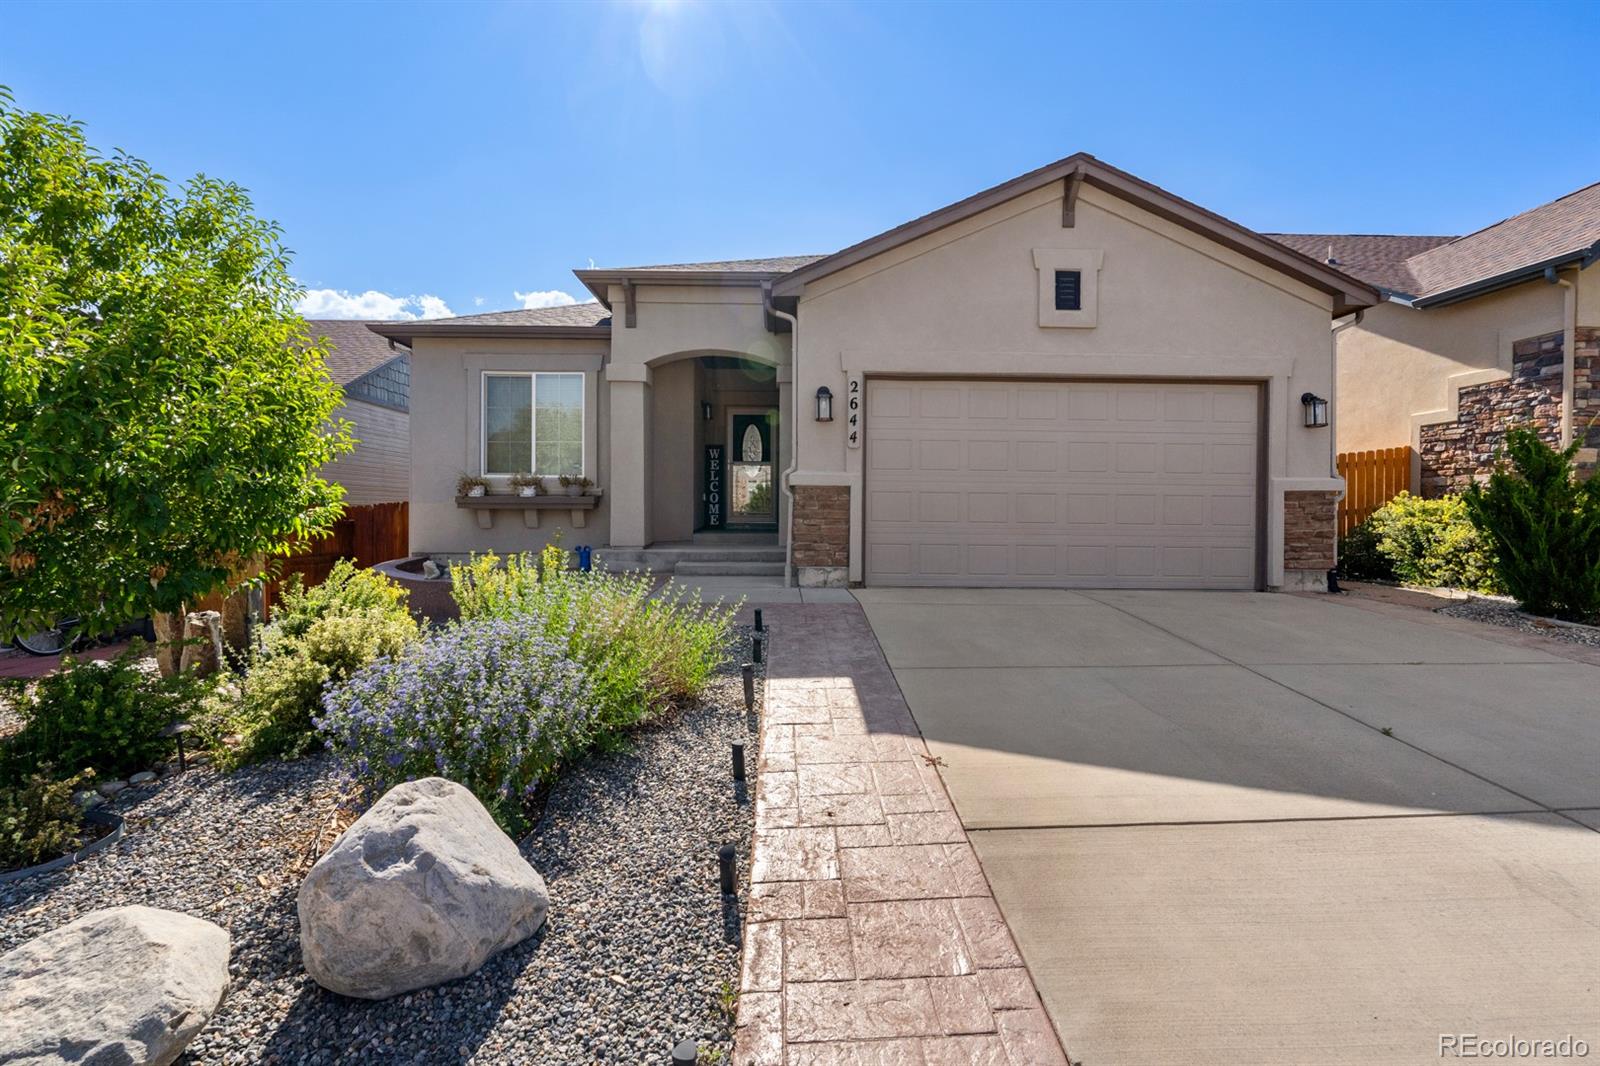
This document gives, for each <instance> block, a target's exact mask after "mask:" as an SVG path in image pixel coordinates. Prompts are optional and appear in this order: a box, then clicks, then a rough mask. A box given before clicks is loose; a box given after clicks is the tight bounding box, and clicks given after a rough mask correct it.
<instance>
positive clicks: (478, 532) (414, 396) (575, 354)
mask: <svg viewBox="0 0 1600 1066" xmlns="http://www.w3.org/2000/svg"><path fill="white" fill-rule="evenodd" d="M605 349H606V344H605V342H604V341H589V340H543V339H539V340H473V339H461V340H457V339H454V338H439V337H418V338H416V340H415V343H414V344H413V346H412V359H411V411H412V418H411V550H412V551H413V552H425V553H428V554H435V555H437V554H464V553H467V552H472V551H487V550H494V551H497V552H501V553H504V552H508V551H527V550H536V549H537V548H538V547H540V546H541V545H542V544H544V543H545V541H546V540H547V539H548V538H549V537H550V536H551V535H552V534H553V533H555V532H557V531H561V533H562V540H563V542H564V543H566V544H567V545H569V546H570V545H577V544H591V545H603V544H605V543H607V540H608V537H609V529H608V522H609V519H610V508H611V501H610V497H609V493H610V486H609V484H608V482H609V480H610V479H609V473H610V462H609V455H608V452H607V449H608V447H609V445H608V443H607V441H606V438H605V435H604V434H603V433H602V432H601V431H600V429H601V426H602V425H604V424H605V421H606V415H607V410H606V408H607V402H608V397H607V391H606V389H605V388H603V387H602V386H603V380H604V379H603V377H602V364H603V361H604V358H605ZM487 370H511V371H541V370H543V371H555V370H564V371H582V372H583V373H584V393H583V395H584V474H585V476H587V477H589V478H591V479H593V480H594V481H595V482H596V483H597V484H598V485H599V486H600V487H601V488H603V489H605V490H606V491H607V495H606V496H605V497H602V499H601V501H600V504H599V506H598V507H596V508H595V509H594V510H593V511H592V512H590V513H589V514H588V516H587V519H586V523H587V524H586V526H585V527H584V528H582V529H577V528H574V527H573V526H572V523H571V519H570V512H567V511H560V510H546V511H543V512H541V514H540V528H538V529H528V528H527V527H526V526H525V525H524V524H523V521H522V517H521V515H520V514H519V513H517V512H502V513H498V514H496V515H495V518H494V527H493V528H492V529H480V528H479V527H478V523H477V520H476V518H475V517H474V514H473V512H471V511H468V510H464V509H462V508H459V507H457V506H456V503H455V494H456V477H457V475H459V474H460V473H461V472H462V471H463V470H465V471H467V472H469V473H479V472H480V471H481V470H482V469H483V467H482V453H481V440H482V429H481V426H482V418H483V408H482V395H483V394H482V380H483V373H484V371H487ZM490 480H491V482H493V483H494V486H495V488H496V489H497V490H498V491H509V486H508V485H507V484H506V482H507V480H508V479H506V478H491V479H490Z"/></svg>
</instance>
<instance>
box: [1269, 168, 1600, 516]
mask: <svg viewBox="0 0 1600 1066" xmlns="http://www.w3.org/2000/svg"><path fill="white" fill-rule="evenodd" d="M1272 236H1273V237H1274V238H1276V239H1277V240H1279V241H1282V242H1283V243H1285V244H1287V245H1289V246H1290V247H1292V248H1295V249H1297V250H1299V251H1301V252H1304V253H1306V254H1307V255H1311V256H1315V257H1317V258H1320V259H1322V260H1324V261H1325V262H1327V263H1328V264H1330V265H1335V266H1337V267H1338V268H1339V269H1340V270H1343V271H1344V272H1345V273H1347V274H1353V275H1355V276H1356V277H1358V278H1361V279H1362V280H1363V281H1366V282H1367V283H1369V284H1371V285H1372V286H1374V287H1375V288H1377V289H1378V290H1379V291H1380V292H1381V293H1382V294H1383V302H1382V303H1380V304H1379V305H1378V306H1376V307H1373V308H1371V309H1369V310H1367V311H1366V312H1365V313H1364V314H1362V315H1361V316H1360V319H1359V320H1358V321H1356V322H1354V323H1353V324H1351V325H1350V326H1349V328H1347V329H1340V330H1339V331H1338V334H1337V336H1338V367H1339V373H1338V391H1337V402H1338V432H1337V435H1338V443H1339V450H1340V451H1341V452H1353V451H1368V450H1374V449H1380V448H1393V447H1399V446H1404V445H1410V446H1411V448H1412V449H1413V453H1412V454H1413V470H1412V478H1411V483H1412V485H1414V486H1417V487H1419V489H1420V491H1421V492H1422V493H1423V494H1424V495H1437V494H1440V493H1443V492H1448V491H1452V490H1458V489H1460V488H1461V487H1462V486H1464V485H1465V484H1468V483H1470V482H1471V481H1473V480H1474V479H1481V478H1484V477H1487V476H1488V473H1489V471H1490V469H1491V468H1492V466H1493V464H1494V455H1495V451H1496V449H1498V448H1499V446H1500V444H1501V441H1502V440H1503V439H1504V436H1505V431H1506V429H1507V428H1508V427H1510V426H1514V425H1523V426H1529V427H1532V428H1535V429H1537V430H1538V431H1539V432H1540V433H1541V434H1542V435H1543V436H1544V437H1545V439H1547V440H1549V441H1550V442H1551V443H1552V444H1558V445H1562V446H1565V445H1566V444H1569V443H1571V442H1572V441H1573V440H1574V439H1576V440H1578V441H1579V442H1580V452H1579V462H1580V463H1581V464H1583V465H1586V466H1588V467H1589V468H1591V469H1592V468H1593V467H1594V465H1595V460H1596V455H1597V449H1600V271H1586V270H1585V268H1586V267H1588V266H1590V265H1591V264H1593V263H1594V262H1595V261H1596V259H1600V184H1595V185H1590V186H1588V187H1586V188H1583V189H1579V190H1578V191H1577V192H1574V193H1571V194H1569V195H1567V196H1563V197H1561V198H1560V199H1558V200H1554V201H1551V202H1550V203H1547V204H1544V205H1542V206H1540V207H1536V208H1534V209H1532V210H1531V211H1524V212H1523V213H1522V214H1519V215H1515V216H1513V217H1511V218H1508V219H1505V220H1503V221H1501V222H1496V223H1495V224H1494V225H1492V226H1488V227H1486V228H1484V229H1481V230H1478V231H1477V232H1476V233H1472V234H1468V235H1467V236H1465V237H1413V236H1390V235H1349V234H1342V235H1341V234H1321V233H1302V234H1273V235H1272ZM1569 337H1570V338H1574V340H1575V343H1571V344H1569V343H1568V342H1567V338H1569Z"/></svg>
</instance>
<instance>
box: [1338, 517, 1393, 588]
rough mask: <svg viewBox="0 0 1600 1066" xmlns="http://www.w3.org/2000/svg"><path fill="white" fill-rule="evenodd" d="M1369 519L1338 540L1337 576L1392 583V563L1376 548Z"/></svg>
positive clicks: (1375, 539) (1376, 538)
mask: <svg viewBox="0 0 1600 1066" xmlns="http://www.w3.org/2000/svg"><path fill="white" fill-rule="evenodd" d="M1378 541H1379V537H1378V534H1377V531H1376V530H1374V529H1373V528H1372V520H1371V519H1370V518H1369V519H1367V520H1366V521H1365V522H1362V523H1361V524H1360V525H1359V526H1356V527H1355V528H1354V529H1352V530H1351V531H1350V532H1348V533H1346V534H1345V535H1344V536H1342V537H1340V538H1339V576H1341V577H1347V578H1350V579H1352V580H1355V581H1393V580H1394V563H1392V562H1390V561H1389V557H1388V556H1387V555H1385V554H1383V551H1382V550H1381V549H1380V548H1379V547H1378Z"/></svg>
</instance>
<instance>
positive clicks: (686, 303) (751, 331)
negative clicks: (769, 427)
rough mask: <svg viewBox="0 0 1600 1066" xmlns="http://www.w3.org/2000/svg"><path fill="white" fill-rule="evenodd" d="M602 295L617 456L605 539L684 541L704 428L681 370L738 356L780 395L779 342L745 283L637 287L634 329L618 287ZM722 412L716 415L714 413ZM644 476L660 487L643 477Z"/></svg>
mask: <svg viewBox="0 0 1600 1066" xmlns="http://www.w3.org/2000/svg"><path fill="white" fill-rule="evenodd" d="M609 298H610V300H611V305H612V308H613V312H614V314H613V319H612V330H611V332H612V338H611V358H610V362H609V363H608V365H607V367H606V380H607V389H608V393H609V395H610V397H611V405H612V410H613V411H614V412H616V417H615V418H612V419H611V420H610V422H609V424H608V426H607V429H606V433H607V436H608V439H609V441H610V454H611V455H613V456H615V457H616V465H615V475H614V476H613V478H612V481H613V482H614V483H615V487H616V491H615V492H614V493H612V499H611V501H610V506H611V508H612V516H611V525H610V532H611V536H612V540H611V543H613V544H615V545H617V546H619V547H639V546H643V545H646V544H650V543H653V542H656V541H668V540H686V539H688V538H689V536H691V535H692V533H693V529H694V523H695V521H696V519H697V515H698V500H699V493H698V486H699V481H700V473H699V464H700V455H701V454H702V453H701V447H700V446H701V445H702V444H703V443H704V442H705V430H704V429H703V428H697V415H696V413H695V412H696V406H697V401H696V399H695V389H694V385H693V382H694V379H693V377H692V376H691V377H688V378H685V377H684V376H683V375H684V373H685V370H683V369H680V367H682V368H692V367H693V365H694V363H693V360H694V359H695V358H696V357H699V356H705V355H725V356H738V357H741V358H744V359H749V360H751V361H754V362H758V363H762V364H765V365H768V366H773V367H776V368H778V379H779V383H780V385H779V388H780V391H783V390H786V389H787V381H788V378H787V374H788V370H787V368H788V362H789V343H788V337H787V335H780V334H774V333H772V332H770V331H769V330H768V329H767V324H766V314H765V311H764V310H763V305H762V296H761V291H760V289H758V288H755V287H753V286H752V287H740V288H733V287H727V288H718V287H710V286H671V285H640V286H638V287H637V290H636V296H635V307H636V321H637V325H636V326H634V327H633V328H629V327H627V326H626V325H625V324H624V323H625V318H626V316H625V311H624V307H625V305H626V294H625V293H624V291H623V289H622V287H621V286H613V287H612V289H611V291H610V293H609ZM689 372H690V373H692V369H691V370H690V371H689ZM686 381H687V385H686V384H685V382H686ZM686 388H687V390H688V391H687V393H685V389H686ZM686 396H687V398H688V402H687V403H685V397H686ZM781 409H782V411H783V414H784V417H783V419H782V420H781V421H780V424H779V432H778V435H779V444H778V452H779V457H780V462H782V461H783V457H784V456H787V455H789V454H791V453H790V451H789V449H790V446H791V443H790V427H789V426H788V425H787V414H788V400H787V396H786V395H785V396H784V397H783V399H782V401H781ZM722 414H723V412H722V410H721V409H719V411H718V417H719V418H720V417H722ZM647 471H648V472H649V474H650V477H651V478H655V479H665V480H664V482H662V481H649V480H647V479H646V476H645V475H646V472H647ZM686 486H687V487H686ZM782 504H783V501H781V500H780V506H782ZM780 523H781V515H780ZM780 528H781V525H780Z"/></svg>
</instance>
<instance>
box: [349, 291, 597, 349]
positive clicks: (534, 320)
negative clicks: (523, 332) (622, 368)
mask: <svg viewBox="0 0 1600 1066" xmlns="http://www.w3.org/2000/svg"><path fill="white" fill-rule="evenodd" d="M427 323H428V324H430V325H441V324H448V325H452V326H610V325H611V312H610V311H607V310H606V309H605V308H604V307H602V306H601V305H600V304H598V303H596V302H595V301H593V300H590V301H589V302H588V303H581V304H562V305H561V306H560V307H527V308H518V309H517V310H515V311H486V312H484V313H483V314H481V315H457V316H455V317H454V318H430V319H428V320H427ZM385 324H386V325H395V323H392V322H390V323H385ZM369 336H372V337H373V338H374V339H375V340H379V341H380V343H381V341H382V339H381V338H379V337H377V335H376V334H369Z"/></svg>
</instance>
